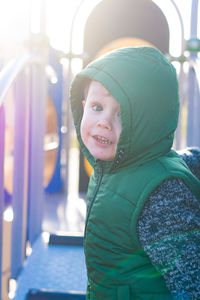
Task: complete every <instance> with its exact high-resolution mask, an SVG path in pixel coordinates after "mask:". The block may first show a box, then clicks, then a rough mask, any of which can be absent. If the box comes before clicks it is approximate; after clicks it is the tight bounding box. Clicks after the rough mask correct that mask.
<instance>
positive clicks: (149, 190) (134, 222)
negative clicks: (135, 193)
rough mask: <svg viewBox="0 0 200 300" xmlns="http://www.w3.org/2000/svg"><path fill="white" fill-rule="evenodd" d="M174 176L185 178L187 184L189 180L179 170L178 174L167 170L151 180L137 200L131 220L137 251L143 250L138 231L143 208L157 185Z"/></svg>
mask: <svg viewBox="0 0 200 300" xmlns="http://www.w3.org/2000/svg"><path fill="white" fill-rule="evenodd" d="M174 178H177V179H178V178H179V179H181V180H183V182H184V183H185V184H186V185H187V182H186V181H187V180H186V178H185V176H183V174H180V173H179V172H177V173H176V174H174V173H168V172H166V173H164V174H163V175H162V176H157V177H156V178H154V179H153V180H151V181H150V182H149V183H148V185H147V186H146V188H145V189H144V190H143V191H142V193H141V195H140V197H139V199H138V201H137V205H136V208H135V210H134V212H133V214H132V217H131V222H130V236H131V238H132V241H133V244H134V249H136V251H138V250H141V244H140V241H139V237H138V232H137V223H138V219H139V216H140V214H141V212H142V210H143V207H144V205H145V203H146V201H147V199H148V197H149V196H150V194H151V193H152V192H153V191H154V190H155V188H156V187H158V186H159V185H160V184H162V182H163V181H164V180H167V179H174ZM187 186H188V185H187Z"/></svg>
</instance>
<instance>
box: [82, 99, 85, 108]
mask: <svg viewBox="0 0 200 300" xmlns="http://www.w3.org/2000/svg"><path fill="white" fill-rule="evenodd" d="M82 105H83V109H84V108H85V100H83V101H82Z"/></svg>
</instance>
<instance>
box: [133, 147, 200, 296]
mask: <svg viewBox="0 0 200 300" xmlns="http://www.w3.org/2000/svg"><path fill="white" fill-rule="evenodd" d="M181 156H182V158H183V159H184V160H185V162H186V163H187V165H188V166H189V168H190V169H191V171H192V172H193V173H194V174H195V175H196V176H197V177H198V178H199V179H200V150H198V149H188V150H187V151H185V152H183V153H182V154H181ZM138 234H139V240H140V243H141V245H142V246H143V247H144V250H145V251H146V253H147V254H148V256H149V257H150V259H151V261H152V264H153V265H154V266H155V267H156V269H157V270H159V271H160V272H161V273H162V274H163V277H164V278H165V280H166V285H167V287H168V288H169V290H170V292H171V294H172V295H173V296H174V299H200V202H199V201H198V200H197V199H196V197H195V196H194V195H193V194H192V193H191V191H190V190H189V189H188V188H187V186H186V185H185V184H184V183H183V182H182V181H181V180H179V179H168V180H165V181H164V182H163V183H162V184H161V185H160V186H158V187H157V188H156V189H155V190H154V191H153V192H152V193H151V195H150V196H149V198H148V200H147V202H146V204H145V207H144V209H143V211H142V214H141V216H140V219H139V221H138Z"/></svg>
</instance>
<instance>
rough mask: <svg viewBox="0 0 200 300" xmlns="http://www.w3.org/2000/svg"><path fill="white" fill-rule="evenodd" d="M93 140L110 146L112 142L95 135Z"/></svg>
mask: <svg viewBox="0 0 200 300" xmlns="http://www.w3.org/2000/svg"><path fill="white" fill-rule="evenodd" d="M94 138H95V140H96V141H97V142H99V143H102V144H108V145H110V144H112V142H111V141H110V140H109V139H107V138H105V137H102V136H99V135H95V136H94Z"/></svg>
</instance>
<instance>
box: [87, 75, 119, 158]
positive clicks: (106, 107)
mask: <svg viewBox="0 0 200 300" xmlns="http://www.w3.org/2000/svg"><path fill="white" fill-rule="evenodd" d="M83 107H84V113H83V118H82V122H81V137H82V140H83V142H84V144H85V146H86V147H87V149H88V150H89V151H90V153H91V154H92V155H93V156H94V157H96V158H98V159H101V160H107V161H111V160H113V159H114V157H115V154H116V150H117V144H118V141H119V136H120V133H121V120H120V116H119V114H120V105H119V103H118V102H117V101H116V100H115V98H113V96H112V95H111V94H110V93H109V92H108V91H107V90H106V88H104V87H103V85H102V84H101V83H100V82H98V81H91V83H90V86H89V89H88V94H87V98H86V100H84V101H83Z"/></svg>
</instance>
